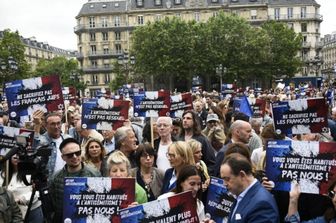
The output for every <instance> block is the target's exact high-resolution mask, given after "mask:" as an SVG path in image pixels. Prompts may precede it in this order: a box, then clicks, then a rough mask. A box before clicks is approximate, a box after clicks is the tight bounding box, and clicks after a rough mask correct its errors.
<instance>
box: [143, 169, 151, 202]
mask: <svg viewBox="0 0 336 223" xmlns="http://www.w3.org/2000/svg"><path fill="white" fill-rule="evenodd" d="M140 175H141V178H142V180H143V182H144V183H145V189H146V194H147V197H148V198H150V196H151V194H150V192H151V187H150V184H151V183H152V181H153V178H154V175H153V171H151V173H150V176H149V177H148V174H146V175H147V176H146V175H145V174H143V173H142V172H141V171H140ZM145 176H146V177H145Z"/></svg>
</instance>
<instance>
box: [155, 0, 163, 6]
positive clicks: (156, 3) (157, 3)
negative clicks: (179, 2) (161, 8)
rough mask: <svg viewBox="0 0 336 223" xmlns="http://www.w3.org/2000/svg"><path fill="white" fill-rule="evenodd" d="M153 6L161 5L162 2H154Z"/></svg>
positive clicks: (159, 0)
mask: <svg viewBox="0 0 336 223" xmlns="http://www.w3.org/2000/svg"><path fill="white" fill-rule="evenodd" d="M154 5H156V6H158V5H162V0H154Z"/></svg>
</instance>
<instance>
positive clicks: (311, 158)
mask: <svg viewBox="0 0 336 223" xmlns="http://www.w3.org/2000/svg"><path fill="white" fill-rule="evenodd" d="M335 148H336V143H334V142H317V141H310V142H308V141H290V140H279V141H269V142H268V145H267V150H266V175H267V177H268V179H269V180H271V181H273V182H274V183H275V187H274V190H283V191H290V189H291V187H292V184H293V182H299V184H300V186H301V192H302V193H313V194H325V193H326V192H327V189H328V186H329V181H330V180H333V179H335V177H336V151H335Z"/></svg>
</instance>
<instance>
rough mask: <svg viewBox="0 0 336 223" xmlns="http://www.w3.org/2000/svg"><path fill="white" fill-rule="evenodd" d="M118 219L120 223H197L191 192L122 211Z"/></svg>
mask: <svg viewBox="0 0 336 223" xmlns="http://www.w3.org/2000/svg"><path fill="white" fill-rule="evenodd" d="M120 217H121V222H122V223H140V222H141V223H156V222H165V223H175V222H185V223H197V222H199V219H198V216H197V212H196V205H195V200H194V199H193V197H192V192H191V191H188V192H184V193H180V194H177V195H174V196H171V197H168V198H163V199H160V200H155V201H151V202H148V203H144V204H142V205H138V206H135V207H131V208H127V209H123V210H121V211H120Z"/></svg>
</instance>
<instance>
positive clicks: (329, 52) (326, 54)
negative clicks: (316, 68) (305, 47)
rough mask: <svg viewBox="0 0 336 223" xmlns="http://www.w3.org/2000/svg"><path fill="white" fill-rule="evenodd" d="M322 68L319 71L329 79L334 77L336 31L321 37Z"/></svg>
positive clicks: (335, 70)
mask: <svg viewBox="0 0 336 223" xmlns="http://www.w3.org/2000/svg"><path fill="white" fill-rule="evenodd" d="M322 42H323V48H322V60H323V64H322V68H321V72H322V73H323V74H324V75H325V77H327V78H329V79H335V78H336V31H335V32H333V33H332V34H328V35H325V36H324V37H323V38H322Z"/></svg>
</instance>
